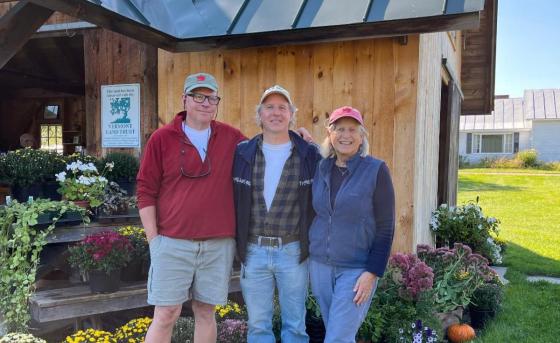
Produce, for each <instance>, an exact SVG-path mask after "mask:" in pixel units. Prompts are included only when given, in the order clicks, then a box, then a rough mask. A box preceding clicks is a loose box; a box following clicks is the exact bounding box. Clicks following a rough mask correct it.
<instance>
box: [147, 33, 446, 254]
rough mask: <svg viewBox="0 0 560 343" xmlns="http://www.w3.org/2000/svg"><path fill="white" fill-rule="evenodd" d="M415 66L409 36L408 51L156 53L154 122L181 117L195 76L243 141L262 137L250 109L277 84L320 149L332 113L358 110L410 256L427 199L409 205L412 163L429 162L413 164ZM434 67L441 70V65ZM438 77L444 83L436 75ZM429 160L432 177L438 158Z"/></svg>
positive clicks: (326, 47)
mask: <svg viewBox="0 0 560 343" xmlns="http://www.w3.org/2000/svg"><path fill="white" fill-rule="evenodd" d="M418 58H419V36H418V35H415V36H410V37H409V39H408V43H407V44H406V45H401V44H400V43H399V42H398V40H394V39H391V38H384V39H366V40H357V41H346V42H335V43H318V44H306V45H288V46H277V47H266V48H263V47H259V48H246V49H235V50H214V51H209V52H208V51H207V52H192V53H170V52H167V51H164V50H159V52H158V85H159V87H158V114H159V119H158V120H159V123H160V125H163V124H164V123H168V122H170V121H171V120H172V118H173V116H174V115H175V113H177V112H178V111H180V110H182V103H181V93H182V87H183V82H184V78H185V76H186V75H187V74H189V73H194V72H199V71H205V72H209V73H212V74H213V75H214V76H215V77H216V78H217V80H218V83H219V85H220V95H221V96H222V97H223V100H222V102H221V103H220V107H219V111H218V120H223V121H225V122H228V123H230V124H232V125H234V126H237V127H240V128H241V129H242V130H243V132H244V133H245V134H246V135H247V136H253V135H255V134H256V133H258V132H259V131H260V130H259V128H258V127H257V126H256V124H255V120H254V118H255V106H256V105H257V103H258V101H259V99H260V95H261V94H262V92H263V91H264V90H265V89H266V88H267V87H269V86H271V85H273V84H275V83H278V84H281V85H282V86H283V87H286V88H287V89H288V90H289V91H290V92H291V95H292V98H293V101H294V103H295V105H296V106H297V107H298V109H299V110H298V112H297V126H304V127H306V128H307V129H308V130H309V131H310V132H311V133H312V134H313V136H314V138H315V140H316V141H317V142H322V141H323V139H324V137H325V119H326V118H327V116H328V115H329V113H330V112H331V111H332V110H333V109H334V108H336V107H339V106H343V105H351V106H355V107H357V108H358V109H359V110H360V111H362V114H363V116H364V120H365V122H366V126H367V129H368V131H369V135H370V136H369V140H370V143H371V153H372V154H373V155H374V156H377V157H379V158H381V159H383V160H385V161H386V162H387V165H388V166H389V168H390V169H391V173H392V176H393V178H394V184H395V189H396V202H397V214H396V215H397V229H396V234H395V244H394V249H393V250H394V251H412V250H413V247H414V246H415V244H416V239H415V237H414V235H415V234H414V233H413V232H414V231H413V226H414V225H417V226H418V229H417V231H419V232H420V231H421V230H420V227H422V228H423V231H427V224H428V222H429V220H427V219H426V218H425V217H422V218H421V219H422V223H421V222H416V221H415V220H414V219H413V218H414V215H415V211H416V210H415V207H416V206H418V205H421V204H422V203H423V202H425V199H428V198H429V197H428V198H427V197H426V195H424V194H419V195H418V196H417V199H416V200H415V197H414V193H415V192H416V188H417V187H418V186H417V185H415V184H417V183H418V180H417V179H416V177H417V176H416V174H419V173H418V172H417V171H415V169H416V168H418V167H422V168H423V166H422V165H418V166H417V165H416V163H415V161H416V160H418V159H425V158H426V157H425V156H424V155H423V154H421V155H416V156H415V152H416V149H415V145H417V143H418V140H419V139H420V138H419V137H417V135H418V130H417V125H418V121H419V120H420V119H418V118H416V117H417V114H416V113H417V111H416V110H417V102H418V101H417V96H416V94H417V88H418V87H419V85H418ZM437 63H439V64H438V68H440V65H441V58H439V57H438V58H437ZM437 75H438V76H437V77H439V78H441V76H439V75H440V70H439V69H438V70H437ZM422 87H424V86H422ZM428 92H431V90H428ZM438 92H439V90H438ZM430 96H431V93H430ZM437 96H439V93H438V94H437ZM422 115H423V116H427V115H425V114H422ZM438 115H439V110H438V111H436V113H435V114H434V115H432V114H430V117H429V118H428V119H430V120H432V119H433V120H437V119H438V118H439V117H438ZM432 116H433V118H432ZM431 126H437V125H436V124H434V123H432V124H431ZM420 133H421V134H422V138H424V135H436V136H434V137H433V138H431V140H433V141H436V142H437V132H434V130H428V131H427V132H420ZM433 148H434V147H433V146H431V149H433ZM435 148H436V149H437V145H436V147H435ZM429 151H430V152H431V151H432V150H429ZM428 153H429V152H426V154H428ZM433 155H434V156H436V161H435V162H432V163H433V164H435V166H436V170H437V150H436V152H435V154H433ZM430 156H432V155H430ZM429 172H430V171H428V173H429ZM424 181H425V180H423V179H422V180H421V182H424ZM436 182H437V180H436ZM436 184H437V183H436ZM431 185H433V183H432V184H431ZM434 187H435V188H437V186H434ZM428 194H430V192H428ZM415 201H416V203H415ZM425 206H426V207H425V208H426V209H428V208H429V209H431V208H433V207H429V206H427V205H425ZM422 208H424V207H422ZM415 222H416V223H415ZM426 235H427V233H426Z"/></svg>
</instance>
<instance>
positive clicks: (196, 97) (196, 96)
mask: <svg viewBox="0 0 560 343" xmlns="http://www.w3.org/2000/svg"><path fill="white" fill-rule="evenodd" d="M187 95H188V96H190V97H192V98H193V101H194V102H197V103H199V104H202V103H203V102H204V100H206V99H208V103H209V104H210V105H217V104H219V103H220V100H222V98H220V97H219V96H215V95H204V94H200V93H187Z"/></svg>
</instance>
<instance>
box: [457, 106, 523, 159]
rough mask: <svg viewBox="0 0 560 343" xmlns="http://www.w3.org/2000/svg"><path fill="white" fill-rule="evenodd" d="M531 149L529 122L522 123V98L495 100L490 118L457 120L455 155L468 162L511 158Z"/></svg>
mask: <svg viewBox="0 0 560 343" xmlns="http://www.w3.org/2000/svg"><path fill="white" fill-rule="evenodd" d="M530 147H531V121H530V120H526V119H525V115H524V111H523V98H509V97H508V96H497V97H496V98H495V99H494V111H492V114H490V115H483V114H480V115H466V116H461V119H460V126H459V155H462V156H465V157H466V158H467V159H468V161H469V162H478V161H480V160H481V159H483V158H500V157H512V156H513V155H514V154H515V153H516V152H518V151H519V150H525V149H529V148H530Z"/></svg>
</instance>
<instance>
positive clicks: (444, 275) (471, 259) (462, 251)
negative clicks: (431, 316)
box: [417, 243, 496, 312]
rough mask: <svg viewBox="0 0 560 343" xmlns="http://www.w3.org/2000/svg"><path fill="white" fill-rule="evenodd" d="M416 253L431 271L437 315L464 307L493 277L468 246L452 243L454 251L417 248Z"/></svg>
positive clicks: (481, 260) (426, 247) (491, 272)
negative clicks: (479, 288)
mask: <svg viewBox="0 0 560 343" xmlns="http://www.w3.org/2000/svg"><path fill="white" fill-rule="evenodd" d="M417 253H418V257H419V258H420V259H421V260H422V261H424V262H425V263H426V264H427V265H429V266H430V267H431V268H432V270H433V272H434V295H435V299H434V300H435V304H434V307H435V308H436V309H437V310H438V312H449V311H451V310H453V309H455V308H457V307H459V306H463V307H466V306H467V305H468V304H469V303H470V302H471V298H472V294H473V292H474V290H475V289H476V288H477V287H479V286H480V285H482V284H483V283H484V282H485V281H486V282H490V281H492V280H494V279H495V278H496V274H495V272H493V271H492V270H491V269H490V268H489V267H488V261H487V260H486V259H485V258H484V257H482V256H480V255H478V254H472V250H471V249H470V248H469V247H468V246H466V245H463V244H460V243H455V245H454V247H453V249H448V248H438V249H433V248H431V247H430V246H427V245H418V247H417Z"/></svg>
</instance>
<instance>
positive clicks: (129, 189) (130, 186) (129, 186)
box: [115, 179, 136, 197]
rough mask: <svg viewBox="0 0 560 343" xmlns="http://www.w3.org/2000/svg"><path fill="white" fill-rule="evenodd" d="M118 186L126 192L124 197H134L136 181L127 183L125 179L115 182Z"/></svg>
mask: <svg viewBox="0 0 560 343" xmlns="http://www.w3.org/2000/svg"><path fill="white" fill-rule="evenodd" d="M115 182H116V183H118V184H119V186H120V187H121V188H122V189H123V190H125V191H126V195H127V196H129V197H131V196H134V195H136V181H128V180H127V179H119V180H115Z"/></svg>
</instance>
